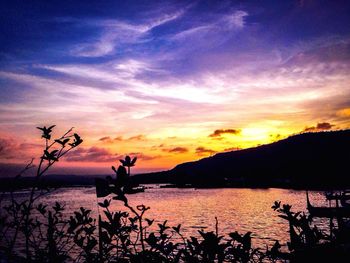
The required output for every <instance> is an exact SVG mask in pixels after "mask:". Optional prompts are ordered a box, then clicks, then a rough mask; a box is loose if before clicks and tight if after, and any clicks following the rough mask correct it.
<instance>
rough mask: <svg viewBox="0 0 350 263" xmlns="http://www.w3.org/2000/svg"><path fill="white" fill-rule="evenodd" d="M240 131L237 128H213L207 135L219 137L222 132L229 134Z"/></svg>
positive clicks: (235, 133)
mask: <svg viewBox="0 0 350 263" xmlns="http://www.w3.org/2000/svg"><path fill="white" fill-rule="evenodd" d="M240 132H241V130H237V129H226V130H225V129H219V130H215V131H214V132H213V133H212V134H210V135H209V137H220V136H221V135H223V134H231V135H237V134H239V133H240Z"/></svg>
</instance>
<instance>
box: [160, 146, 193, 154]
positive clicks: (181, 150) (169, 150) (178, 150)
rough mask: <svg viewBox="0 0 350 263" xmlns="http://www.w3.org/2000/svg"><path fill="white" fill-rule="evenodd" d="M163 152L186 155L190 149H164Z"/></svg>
mask: <svg viewBox="0 0 350 263" xmlns="http://www.w3.org/2000/svg"><path fill="white" fill-rule="evenodd" d="M162 151H163V152H168V153H186V152H188V149H187V148H186V147H175V148H170V149H162Z"/></svg>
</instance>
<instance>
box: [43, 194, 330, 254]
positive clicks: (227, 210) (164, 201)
mask: <svg viewBox="0 0 350 263" xmlns="http://www.w3.org/2000/svg"><path fill="white" fill-rule="evenodd" d="M45 199H46V200H45V201H44V202H48V203H51V202H55V201H59V202H62V203H64V204H65V205H66V208H67V211H66V213H67V214H69V213H71V212H72V211H73V210H75V209H78V208H79V207H81V206H83V207H86V208H88V209H91V210H92V211H93V213H94V214H95V215H98V212H99V211H98V207H97V205H96V204H97V198H96V195H95V189H94V188H63V189H60V190H57V191H56V192H54V193H52V194H50V196H47V197H45ZM103 199H104V198H100V200H99V201H103ZM310 199H311V200H312V202H313V204H315V205H326V203H325V200H324V199H325V198H324V196H323V192H311V193H310ZM275 200H280V201H282V203H288V204H291V205H292V209H293V210H294V211H299V210H300V211H301V210H302V211H305V210H306V198H305V191H295V190H285V189H266V190H261V189H200V190H195V189H177V188H171V189H169V188H153V189H147V190H146V191H145V192H144V193H138V194H134V195H129V203H130V204H132V205H139V204H144V205H146V206H150V207H151V209H150V210H149V211H147V212H146V218H150V219H155V221H156V222H163V221H164V220H168V222H169V225H170V226H175V225H177V224H182V231H183V233H184V234H185V236H189V235H198V230H199V229H201V228H203V229H205V230H207V231H209V230H214V229H215V216H216V217H217V218H218V220H219V231H220V233H221V234H228V233H230V232H232V231H238V232H240V233H245V232H247V231H251V232H252V233H253V238H254V239H253V243H254V244H255V246H257V247H261V248H265V245H266V244H269V245H271V244H273V243H274V241H275V240H279V241H280V242H282V243H286V242H287V241H288V240H289V233H288V224H287V222H286V220H284V219H281V218H279V217H278V216H277V212H275V211H273V210H272V209H271V206H272V204H273V202H274V201H275ZM112 209H113V210H124V207H123V205H122V202H120V201H112ZM101 211H102V209H101V208H100V212H101ZM316 223H317V226H318V227H320V228H321V229H324V230H327V227H328V223H327V222H326V221H316Z"/></svg>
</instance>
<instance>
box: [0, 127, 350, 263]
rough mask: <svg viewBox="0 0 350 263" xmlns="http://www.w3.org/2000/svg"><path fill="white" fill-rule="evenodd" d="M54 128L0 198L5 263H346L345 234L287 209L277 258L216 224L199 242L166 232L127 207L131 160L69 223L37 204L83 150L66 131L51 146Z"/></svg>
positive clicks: (57, 210) (60, 211)
mask: <svg viewBox="0 0 350 263" xmlns="http://www.w3.org/2000/svg"><path fill="white" fill-rule="evenodd" d="M52 129H53V126H51V127H49V128H46V127H44V128H40V130H41V131H42V137H43V138H44V141H45V148H44V152H43V155H42V156H41V157H40V161H39V165H38V166H37V167H35V168H34V167H33V165H32V162H30V163H29V164H28V165H27V166H26V167H25V168H24V170H23V171H22V172H21V173H19V174H18V175H17V176H16V177H15V178H13V181H12V182H13V184H12V186H13V188H11V189H8V191H7V192H3V193H2V195H1V199H0V205H1V210H0V211H1V214H0V259H1V260H2V261H4V262H140V263H141V262H347V259H349V256H350V255H349V248H348V245H349V235H348V234H349V233H346V232H344V231H338V232H335V233H333V234H331V235H326V234H324V233H322V232H321V231H319V230H318V229H317V227H315V226H313V225H312V221H311V218H309V217H308V216H307V215H305V214H304V213H301V212H297V213H296V212H293V211H292V209H291V206H290V205H287V204H285V205H281V202H275V203H274V204H273V206H272V209H274V210H275V211H276V216H280V217H281V218H283V219H285V220H287V221H288V222H289V229H288V230H287V229H286V231H289V232H290V236H291V240H290V242H289V243H288V249H287V250H286V251H284V252H282V251H281V245H280V244H279V242H276V243H275V244H274V246H272V247H266V249H264V250H261V249H255V248H253V247H252V242H251V241H252V238H251V232H248V233H243V234H242V233H237V232H235V231H232V232H231V233H223V234H221V233H219V231H218V224H219V222H217V221H216V227H215V229H213V230H212V231H208V232H205V231H198V233H199V235H198V237H186V236H184V235H183V234H182V232H181V225H177V226H169V225H168V223H167V221H164V222H163V223H160V224H156V223H155V221H154V219H149V218H147V211H148V210H149V209H150V208H149V207H147V206H146V205H143V204H141V205H138V206H136V207H132V206H130V205H129V203H128V198H132V197H130V196H132V195H128V193H133V189H135V188H134V186H135V185H134V183H133V182H131V181H130V169H131V167H132V166H134V165H135V163H136V158H134V159H131V158H130V157H129V156H127V157H126V158H125V160H121V163H122V165H120V166H119V167H118V168H115V167H112V170H113V171H114V172H115V174H116V177H108V178H106V179H105V180H99V181H98V184H97V189H96V190H97V196H99V197H107V198H106V199H104V200H103V201H101V202H99V203H98V205H99V206H100V208H101V209H100V210H101V211H100V212H101V214H100V215H99V217H98V218H94V217H93V216H92V212H91V210H87V209H84V208H80V210H78V211H75V212H74V213H73V214H72V215H69V216H68V217H67V216H65V215H64V210H65V207H64V206H62V204H59V203H56V204H55V205H54V206H52V207H48V206H47V205H46V204H45V203H41V200H42V199H41V197H43V196H44V195H47V194H50V192H51V191H52V190H50V189H49V188H46V187H43V185H42V184H41V180H42V179H43V177H44V174H45V173H46V172H47V171H48V169H49V168H50V167H51V166H52V165H53V164H54V163H56V162H57V161H58V160H59V159H60V158H62V157H63V156H64V155H66V154H68V153H69V151H71V150H72V149H73V148H75V147H77V146H78V145H79V144H80V143H82V139H81V138H80V136H79V135H78V134H76V133H72V130H69V131H68V132H67V133H65V134H64V135H63V136H62V137H60V138H58V139H56V140H52V139H51V132H52ZM29 169H36V177H35V180H34V181H33V185H32V186H31V189H30V191H29V194H28V196H25V197H24V198H23V200H22V199H21V200H19V199H17V198H15V193H14V189H15V186H16V184H17V183H18V182H20V181H21V179H22V174H23V173H24V172H26V171H27V170H29ZM111 202H121V203H122V204H123V205H124V207H125V209H124V211H112V210H110V205H111Z"/></svg>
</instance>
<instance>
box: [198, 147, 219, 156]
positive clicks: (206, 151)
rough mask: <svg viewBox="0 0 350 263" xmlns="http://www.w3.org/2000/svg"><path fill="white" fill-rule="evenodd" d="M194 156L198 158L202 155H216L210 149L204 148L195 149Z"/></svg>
mask: <svg viewBox="0 0 350 263" xmlns="http://www.w3.org/2000/svg"><path fill="white" fill-rule="evenodd" d="M195 152H196V154H197V155H199V156H204V155H213V154H214V153H216V151H214V150H212V149H208V148H205V147H202V146H201V147H197V148H196V151H195Z"/></svg>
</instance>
